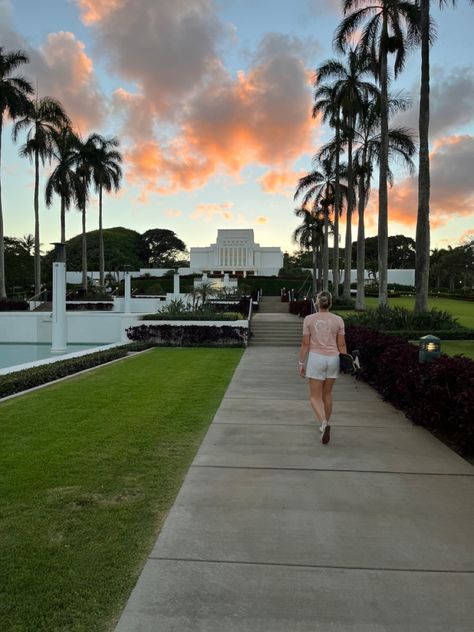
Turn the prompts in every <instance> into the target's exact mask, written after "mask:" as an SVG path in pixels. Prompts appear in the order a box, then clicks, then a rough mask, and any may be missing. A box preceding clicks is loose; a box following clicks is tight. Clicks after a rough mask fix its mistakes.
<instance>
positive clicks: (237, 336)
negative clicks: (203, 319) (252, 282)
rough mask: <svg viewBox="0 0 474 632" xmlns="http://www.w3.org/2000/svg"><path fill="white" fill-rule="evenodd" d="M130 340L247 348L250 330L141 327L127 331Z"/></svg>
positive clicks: (241, 328) (211, 327) (165, 344)
mask: <svg viewBox="0 0 474 632" xmlns="http://www.w3.org/2000/svg"><path fill="white" fill-rule="evenodd" d="M127 336H128V338H129V340H134V341H147V342H151V343H153V344H156V345H163V346H167V347H194V346H196V347H245V346H247V341H248V329H247V328H244V327H231V326H220V327H218V326H217V327H216V326H212V325H202V326H199V325H140V326H139V327H129V328H128V329H127Z"/></svg>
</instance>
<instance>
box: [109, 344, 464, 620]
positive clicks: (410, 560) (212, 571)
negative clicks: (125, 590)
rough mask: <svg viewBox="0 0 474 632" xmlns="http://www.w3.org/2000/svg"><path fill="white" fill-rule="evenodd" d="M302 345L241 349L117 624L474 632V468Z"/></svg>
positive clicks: (359, 383) (370, 389)
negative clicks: (322, 367) (322, 378)
mask: <svg viewBox="0 0 474 632" xmlns="http://www.w3.org/2000/svg"><path fill="white" fill-rule="evenodd" d="M297 355H298V350H297V349H296V348H294V347H293V348H288V347H287V348H279V347H271V346H268V347H249V348H248V349H247V350H246V351H245V353H244V355H243V358H242V361H241V362H240V364H239V366H238V368H237V370H236V372H235V374H234V377H233V379H232V381H231V383H230V385H229V387H228V389H227V392H226V395H225V397H224V399H223V400H222V403H221V406H220V408H219V410H218V412H217V414H216V416H215V418H214V420H213V423H212V424H211V426H210V428H209V431H208V433H207V435H206V437H205V439H204V441H203V443H202V445H201V447H200V449H199V451H198V453H197V454H196V457H195V459H194V462H193V464H192V466H191V468H190V470H189V472H188V474H187V476H186V479H185V481H184V484H183V486H182V488H181V490H180V492H179V494H178V496H177V498H176V501H175V504H174V506H173V508H172V509H171V511H170V513H169V516H168V518H167V520H166V522H165V524H164V527H163V529H162V531H161V534H160V536H159V538H158V540H157V542H156V544H155V546H154V548H153V550H152V551H151V552H150V556H149V558H148V560H147V561H146V564H145V566H144V569H143V572H142V574H141V576H140V578H139V580H138V583H137V585H136V587H135V589H134V590H133V592H132V595H131V597H130V600H129V602H128V604H127V606H126V608H125V610H124V612H123V614H122V617H121V619H120V622H119V624H118V626H117V628H116V632H346V631H351V632H462V631H466V632H468V631H469V632H470V631H471V630H472V625H473V621H474V606H473V603H474V602H473V595H474V544H473V532H474V529H473V526H474V506H473V498H474V478H473V474H474V470H473V468H472V466H471V465H470V464H469V463H467V462H466V461H464V460H463V459H462V458H460V457H459V456H458V455H456V454H455V453H454V452H452V451H451V450H450V449H449V448H447V447H446V446H445V445H443V444H442V443H441V442H439V441H438V440H437V439H436V438H434V437H433V436H432V435H431V434H429V433H428V432H427V431H425V430H423V429H422V428H418V427H415V426H413V425H412V424H411V423H410V422H409V421H408V420H407V419H406V418H405V417H404V415H403V414H402V413H401V412H399V411H397V410H396V409H394V408H393V407H392V406H391V405H389V404H387V403H385V402H383V401H382V400H381V398H380V397H379V396H378V394H377V393H376V392H375V391H374V390H373V389H372V388H370V387H369V386H367V385H366V384H364V383H361V382H357V381H356V380H355V379H354V378H352V377H348V376H343V377H341V378H340V379H339V380H338V382H337V384H336V387H335V397H334V399H335V405H334V414H333V419H332V426H333V431H332V434H331V442H330V443H329V444H328V445H327V446H323V445H322V444H321V442H320V434H319V432H318V430H317V427H316V424H315V422H314V418H313V414H312V411H311V409H310V406H309V403H308V401H307V383H306V380H303V379H301V378H300V377H299V376H298V375H297V371H296V367H297Z"/></svg>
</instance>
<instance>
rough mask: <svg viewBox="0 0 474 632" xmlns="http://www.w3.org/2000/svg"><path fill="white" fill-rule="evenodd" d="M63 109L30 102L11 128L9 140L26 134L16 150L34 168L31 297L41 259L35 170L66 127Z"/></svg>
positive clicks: (52, 102) (46, 100)
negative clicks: (21, 133)
mask: <svg viewBox="0 0 474 632" xmlns="http://www.w3.org/2000/svg"><path fill="white" fill-rule="evenodd" d="M69 123H70V121H69V118H68V117H67V115H66V113H65V111H64V108H63V106H62V105H61V104H60V103H59V101H56V99H52V98H51V97H43V98H42V99H39V100H38V99H35V100H31V101H29V103H28V110H27V112H26V113H25V115H24V116H23V117H22V118H21V119H20V120H18V121H17V122H16V123H15V125H14V127H13V133H12V135H13V140H14V141H16V140H17V138H18V135H19V134H20V132H22V131H23V130H27V136H26V143H25V144H24V145H23V146H22V147H21V148H20V156H22V157H26V158H29V159H30V161H32V162H34V165H35V192H34V213H35V294H38V293H39V292H40V290H41V256H40V227H39V166H40V161H41V164H42V165H43V166H44V164H45V162H46V160H47V159H51V155H52V147H51V143H52V132H53V131H55V130H58V129H59V128H61V127H63V126H65V125H69Z"/></svg>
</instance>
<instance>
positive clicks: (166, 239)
mask: <svg viewBox="0 0 474 632" xmlns="http://www.w3.org/2000/svg"><path fill="white" fill-rule="evenodd" d="M142 237H143V241H144V243H145V248H146V251H147V253H148V261H147V263H148V265H150V266H152V267H155V268H172V267H173V266H175V265H176V262H177V260H178V258H179V256H180V255H182V254H184V253H185V252H186V244H185V243H184V241H182V240H181V239H180V238H179V237H177V235H176V233H174V232H173V231H172V230H167V229H166V228H152V229H150V230H147V231H146V232H145V233H143V236H142Z"/></svg>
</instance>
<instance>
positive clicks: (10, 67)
mask: <svg viewBox="0 0 474 632" xmlns="http://www.w3.org/2000/svg"><path fill="white" fill-rule="evenodd" d="M28 61H29V59H28V57H27V55H25V53H24V52H23V51H21V50H17V51H13V52H9V51H6V50H5V48H4V47H3V46H0V298H5V297H6V295H7V292H6V287H5V243H4V232H3V206H2V181H1V164H2V131H3V117H4V116H5V115H6V114H8V116H9V117H10V118H11V119H12V120H15V119H17V118H18V117H19V116H23V114H24V113H25V112H26V111H27V108H28V95H30V94H32V93H33V87H32V86H31V84H30V83H29V82H28V81H27V80H26V79H25V78H24V77H21V76H12V73H13V72H15V71H16V69H17V68H19V66H21V65H22V64H26V63H28Z"/></svg>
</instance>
